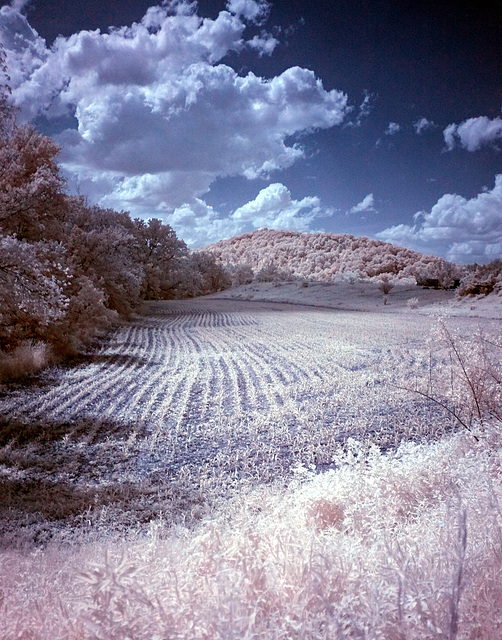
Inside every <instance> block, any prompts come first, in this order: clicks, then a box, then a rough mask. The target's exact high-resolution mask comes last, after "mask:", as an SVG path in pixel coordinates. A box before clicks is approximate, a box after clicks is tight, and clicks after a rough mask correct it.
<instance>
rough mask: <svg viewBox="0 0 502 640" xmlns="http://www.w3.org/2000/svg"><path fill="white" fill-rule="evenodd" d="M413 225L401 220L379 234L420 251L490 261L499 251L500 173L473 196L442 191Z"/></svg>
mask: <svg viewBox="0 0 502 640" xmlns="http://www.w3.org/2000/svg"><path fill="white" fill-rule="evenodd" d="M415 222H416V224H415V225H414V226H409V225H406V224H400V225H396V226H393V227H390V228H389V229H385V230H384V231H382V232H381V233H379V234H377V235H378V237H379V238H381V239H383V240H386V241H387V242H392V243H396V244H404V245H406V246H410V247H413V248H416V249H418V250H421V251H424V250H425V251H431V252H440V253H442V254H443V255H445V256H446V257H447V258H448V260H452V261H454V262H462V263H468V262H489V261H490V260H493V259H495V258H497V257H500V256H501V255H502V174H499V175H497V176H496V177H495V186H494V187H493V189H491V190H486V191H483V192H482V193H480V194H478V195H477V196H475V197H474V198H471V199H469V200H468V199H466V198H464V197H462V196H459V195H456V194H450V193H448V194H445V195H444V196H442V197H441V198H440V199H439V200H438V201H437V203H436V204H435V205H434V206H433V207H432V209H431V210H430V212H419V213H417V214H415Z"/></svg>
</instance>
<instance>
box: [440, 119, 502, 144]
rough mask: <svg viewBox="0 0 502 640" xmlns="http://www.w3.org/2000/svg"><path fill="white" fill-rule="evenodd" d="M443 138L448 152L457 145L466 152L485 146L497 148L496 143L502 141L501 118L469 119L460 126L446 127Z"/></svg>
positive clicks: (451, 125)
mask: <svg viewBox="0 0 502 640" xmlns="http://www.w3.org/2000/svg"><path fill="white" fill-rule="evenodd" d="M443 136H444V141H445V143H446V147H447V149H448V150H449V151H451V149H453V148H454V147H455V146H457V145H460V146H461V147H463V148H464V149H467V151H477V150H478V149H481V147H485V146H495V147H497V146H498V145H497V143H500V141H502V118H493V120H490V118H487V117H486V116H480V117H479V118H469V119H468V120H464V122H462V123H460V124H450V125H448V126H447V127H446V129H445V130H444V131H443ZM498 148H500V147H498Z"/></svg>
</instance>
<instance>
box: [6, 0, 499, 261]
mask: <svg viewBox="0 0 502 640" xmlns="http://www.w3.org/2000/svg"><path fill="white" fill-rule="evenodd" d="M443 4H444V5H445V6H441V5H443ZM0 42H2V43H3V46H4V48H5V50H6V53H7V61H8V66H9V74H10V76H11V86H12V89H13V94H12V95H13V100H14V102H15V103H16V104H17V105H18V106H19V107H20V118H21V119H22V120H23V121H30V122H33V123H35V124H36V126H38V127H39V128H40V129H42V130H43V131H44V133H47V134H48V135H51V136H52V137H53V138H54V139H56V140H57V141H58V142H59V144H60V145H61V147H62V152H61V156H60V160H61V164H62V166H63V169H64V171H65V175H66V176H67V179H68V184H69V187H70V189H72V190H73V191H74V192H78V193H81V194H82V195H85V196H87V198H88V199H89V201H90V202H93V203H97V204H100V205H101V206H105V207H112V208H114V209H118V210H127V211H130V213H131V215H133V216H134V217H144V218H149V217H160V218H162V219H163V220H164V221H165V222H167V223H169V224H171V225H172V226H173V227H174V229H175V230H176V232H177V233H178V235H179V236H180V237H181V238H183V239H184V240H185V241H186V242H187V244H189V246H193V247H196V246H203V245H205V244H208V243H209V242H213V241H216V240H220V239H222V238H226V237H230V236H232V235H237V234H239V233H243V232H246V231H251V230H253V229H256V228H262V227H268V228H277V229H278V228H285V229H293V230H300V231H329V232H334V233H352V234H354V235H366V236H370V237H376V238H379V239H384V240H387V241H390V242H394V243H395V244H400V245H404V246H408V247H410V248H414V249H418V250H420V251H423V252H427V253H433V254H436V255H443V256H445V257H447V258H449V259H451V260H454V261H457V262H474V261H476V262H488V261H490V260H492V259H494V258H499V257H502V154H501V150H502V118H501V106H502V58H501V45H502V6H501V5H500V3H496V2H492V3H477V4H476V5H475V6H474V5H473V7H472V8H470V9H465V10H462V11H460V10H459V9H458V5H455V4H450V3H435V2H429V1H427V2H426V1H421V0H417V1H416V2H414V3H407V2H396V1H395V0H351V1H349V0H339V1H338V2H332V1H328V0H321V1H318V2H312V1H307V0H305V1H298V2H295V3H291V2H289V1H286V0H282V1H277V2H270V3H269V2H267V1H266V0H228V1H227V2H225V0H221V1H216V0H201V1H200V2H199V3H195V2H183V1H175V2H163V3H157V4H155V3H153V2H148V1H145V0H121V2H113V3H112V2H108V1H107V0H100V1H99V2H98V1H97V0H84V1H83V2H80V3H75V2H70V1H68V0H31V1H30V2H25V1H24V0H12V2H9V3H5V2H4V3H3V4H2V5H1V9H0Z"/></svg>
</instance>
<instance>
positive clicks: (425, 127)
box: [413, 118, 436, 135]
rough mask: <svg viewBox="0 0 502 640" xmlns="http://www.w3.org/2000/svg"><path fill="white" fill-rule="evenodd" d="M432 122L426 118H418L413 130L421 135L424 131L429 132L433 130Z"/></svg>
mask: <svg viewBox="0 0 502 640" xmlns="http://www.w3.org/2000/svg"><path fill="white" fill-rule="evenodd" d="M435 126H436V125H435V124H434V122H432V120H427V118H419V119H418V120H417V121H416V122H414V123H413V128H414V129H415V133H417V134H418V135H421V134H422V133H424V131H429V130H430V129H434V128H435Z"/></svg>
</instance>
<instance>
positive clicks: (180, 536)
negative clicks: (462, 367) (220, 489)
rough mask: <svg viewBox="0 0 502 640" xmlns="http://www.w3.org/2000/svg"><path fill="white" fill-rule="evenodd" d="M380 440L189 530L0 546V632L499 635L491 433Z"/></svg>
mask: <svg viewBox="0 0 502 640" xmlns="http://www.w3.org/2000/svg"><path fill="white" fill-rule="evenodd" d="M478 436H479V441H476V440H475V439H474V438H472V436H471V435H470V434H469V433H467V432H466V431H463V432H462V433H457V434H455V435H452V436H449V437H446V438H444V439H443V440H442V441H441V442H436V443H431V444H414V443H407V444H402V445H401V446H400V447H399V448H398V450H397V451H395V452H394V453H387V454H383V453H382V452H381V451H380V450H379V449H377V448H376V447H374V446H373V447H364V446H362V445H360V444H358V443H357V442H356V441H354V440H350V441H349V442H348V443H347V446H346V447H345V449H344V451H340V452H339V454H338V455H337V457H336V469H334V470H332V471H328V472H326V473H323V474H316V473H315V470H314V469H307V468H305V467H301V466H299V467H298V468H297V469H296V473H295V478H294V480H293V481H292V482H291V483H290V484H289V486H288V487H287V488H284V487H281V486H280V485H275V486H269V487H260V488H257V489H256V490H254V491H252V492H248V493H246V494H242V495H241V496H239V497H238V498H237V499H234V500H233V501H232V502H231V503H230V504H227V506H226V507H225V508H222V509H221V511H220V512H219V513H218V514H216V515H213V516H212V517H211V518H208V519H206V520H204V521H203V522H202V523H201V524H200V525H199V526H197V527H196V528H195V529H192V530H189V529H186V528H183V527H180V528H177V529H175V530H172V529H171V530H170V529H168V528H166V527H165V526H164V524H163V523H162V522H155V523H152V524H151V526H150V532H149V535H148V536H147V537H146V538H145V537H143V538H138V539H137V540H135V541H133V542H131V541H129V542H127V543H126V542H123V543H121V542H120V541H115V542H109V543H106V542H104V543H101V544H94V545H91V544H89V545H84V546H83V547H81V548H80V549H79V550H78V551H75V548H71V549H65V548H64V547H59V546H56V545H54V546H52V547H51V546H49V547H48V548H47V549H45V550H44V552H40V551H35V552H33V553H27V554H23V553H20V552H14V551H5V552H3V553H2V554H1V560H2V562H1V565H0V587H1V591H0V594H1V599H0V601H1V605H0V606H1V617H2V627H1V629H0V637H2V638H6V639H7V638H9V639H10V638H31V639H39V638H40V639H42V638H43V639H45V638H47V639H48V638H50V639H51V640H59V639H63V638H65V639H66V638H72V639H77V638H78V639H79V640H80V639H82V640H83V639H87V638H88V639H91V638H92V639H98V638H99V639H106V640H110V639H112V638H113V639H121V640H125V639H126V638H130V639H134V640H142V639H145V640H146V639H148V640H153V639H160V638H162V639H164V638H173V639H175V638H176V639H187V640H188V639H196V638H197V639H198V638H200V639H228V640H230V639H232V640H234V639H236V638H247V639H258V638H263V639H265V638H266V639H277V640H278V639H286V638H290V639H293V638H295V639H302V640H303V639H314V638H315V639H318V638H323V639H328V638H329V639H330V640H333V639H335V638H361V639H362V638H366V639H368V640H369V639H370V638H371V639H373V638H375V639H376V638H382V639H385V640H392V639H399V640H412V639H413V640H414V639H420V640H428V639H431V640H432V639H434V640H439V639H441V640H443V639H451V640H452V639H454V638H458V639H467V638H469V639H471V638H472V639H474V638H478V639H481V638H482V639H484V640H488V639H496V638H500V637H502V579H501V578H502V576H501V558H502V529H501V527H502V511H501V507H500V505H501V504H502V486H501V482H500V481H501V468H502V437H501V435H500V433H499V432H498V431H497V430H496V429H495V428H494V427H492V426H490V425H487V426H486V427H485V430H484V431H483V433H481V432H479V433H478Z"/></svg>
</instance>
